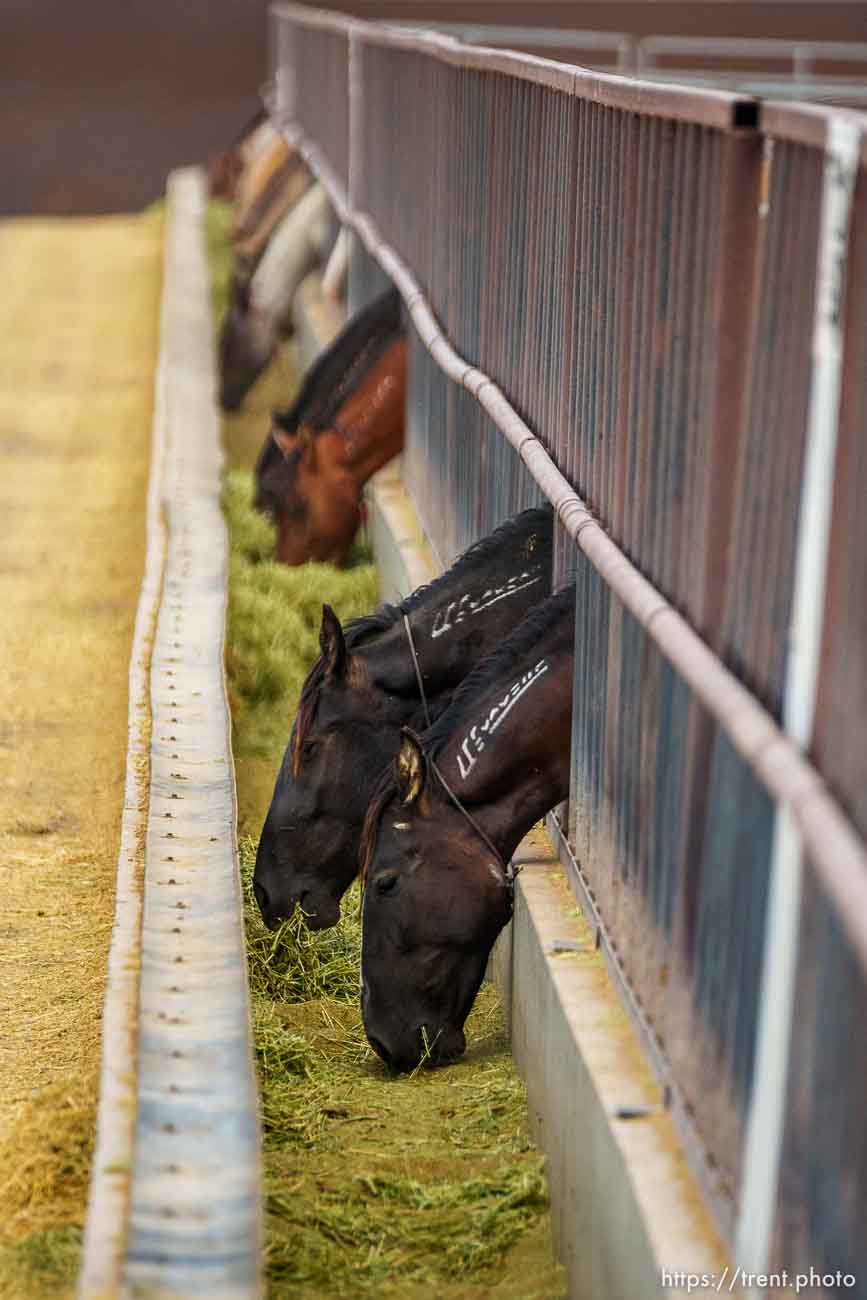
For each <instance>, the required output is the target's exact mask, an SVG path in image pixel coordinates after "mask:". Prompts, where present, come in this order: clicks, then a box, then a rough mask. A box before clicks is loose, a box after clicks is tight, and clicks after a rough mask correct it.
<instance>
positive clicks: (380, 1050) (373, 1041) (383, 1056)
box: [367, 1034, 395, 1070]
mask: <svg viewBox="0 0 867 1300" xmlns="http://www.w3.org/2000/svg"><path fill="white" fill-rule="evenodd" d="M367 1041H368V1042H369V1043H370V1046H371V1047H372V1048H373V1050H374V1051H375V1052H376V1055H377V1056H378V1057H379V1058H380V1060H382V1061H384V1062H385V1064H386V1065H387V1066H388V1068H389V1069H390V1070H393V1069H394V1068H395V1067H394V1063H393V1061H392V1057H391V1053H390V1052H389V1050H388V1048H387V1047H386V1046H385V1043H382V1042H380V1040H379V1039H378V1038H376V1037H374V1035H373V1034H368V1035H367Z"/></svg>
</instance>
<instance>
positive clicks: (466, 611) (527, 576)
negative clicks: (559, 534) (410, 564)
mask: <svg viewBox="0 0 867 1300" xmlns="http://www.w3.org/2000/svg"><path fill="white" fill-rule="evenodd" d="M541 570H542V566H541V564H536V565H534V566H533V568H531V569H525V570H524V572H523V573H516V574H513V576H512V577H511V578H507V579H506V581H505V582H503V583H501V584H500V586H499V587H486V588H485V590H484V591H483V592H482V594H481V595H480V596H474V595H473V594H472V593H471V592H467V593H466V594H465V595H463V596H461V597H460V598H459V599H458V600H450V601H449V603H448V605H446V607H445V609H442V610H440V611H439V613H438V614H437V615H436V616H435V617H434V623H433V631H432V632H431V639H432V640H434V641H435V640H436V639H437V637H438V636H444V635H445V633H446V632H451V630H452V628H453V627H457V626H458V624H459V623H463V621H464V619H465V618H468V617H470V616H471V615H473V614H481V612H482V610H485V609H490V607H491V605H496V603H497V601H498V600H505V599H506V598H507V597H508V596H515V595H517V593H518V592H519V591H524V589H525V588H526V587H532V586H533V584H534V583H535V582H541V581H542V572H541Z"/></svg>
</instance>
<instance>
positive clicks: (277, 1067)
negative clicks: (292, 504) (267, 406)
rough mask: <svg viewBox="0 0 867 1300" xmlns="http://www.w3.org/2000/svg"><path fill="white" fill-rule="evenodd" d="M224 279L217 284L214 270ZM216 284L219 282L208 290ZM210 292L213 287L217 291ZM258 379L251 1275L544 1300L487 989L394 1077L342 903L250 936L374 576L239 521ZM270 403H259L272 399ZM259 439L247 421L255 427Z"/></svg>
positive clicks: (495, 1013) (543, 1252)
mask: <svg viewBox="0 0 867 1300" xmlns="http://www.w3.org/2000/svg"><path fill="white" fill-rule="evenodd" d="M225 228H226V217H225V212H222V211H218V210H215V205H212V211H211V213H210V214H209V224H208V233H209V241H210V247H211V252H212V266H213V267H214V269H215V280H216V281H217V283H215V301H216V302H220V301H224V300H225V298H224V297H223V298H222V299H221V298H220V294H224V292H225V289H224V286H225V282H226V276H225V268H226V257H225V247H224V246H223V245H221V243H220V240H221V239H223V238H224V234H225ZM221 268H222V269H221ZM220 277H222V279H220ZM221 285H222V286H223V287H221ZM276 383H277V379H276V377H275V373H274V369H273V368H272V371H269V372H266V375H265V376H264V377H263V380H262V381H260V384H259V385H257V388H256V390H254V393H253V394H252V395H251V399H252V400H251V401H250V402H249V403H246V404H245V410H244V411H242V413H241V414H240V415H239V416H233V417H228V418H226V419H225V420H224V422H223V429H224V440H225V442H226V446H227V455H228V459H229V464H230V466H240V467H241V468H240V469H231V470H230V472H229V473H228V474H227V475H226V479H225V489H224V495H223V501H224V509H225V513H226V518H227V522H228V526H229V534H230V544H231V561H230V578H229V580H230V587H229V614H228V648H227V672H228V679H229V689H230V699H231V703H232V712H233V724H234V725H233V747H234V752H235V767H236V778H237V788H238V811H239V829H240V833H241V838H240V841H239V849H240V860H241V872H242V881H243V888H244V913H245V924H246V931H247V944H248V960H249V979H250V991H251V1001H252V1010H253V1026H254V1036H255V1046H256V1062H257V1068H258V1073H259V1083H260V1089H261V1096H262V1121H263V1138H264V1170H265V1211H266V1267H267V1276H268V1282H269V1295H270V1298H271V1300H296V1298H297V1300H314V1298H315V1300H319V1297H322V1296H329V1297H335V1298H342V1297H356V1296H362V1297H363V1296H374V1295H375V1296H377V1297H384V1300H392V1298H393V1300H398V1298H400V1300H405V1298H409V1297H418V1300H430V1297H431V1296H436V1297H437V1298H438V1300H482V1298H483V1297H489V1296H496V1297H497V1298H498V1300H560V1298H561V1297H562V1296H564V1295H565V1287H564V1280H563V1275H562V1270H561V1269H560V1268H559V1267H558V1266H557V1265H556V1264H555V1263H554V1262H553V1256H552V1247H551V1236H550V1215H549V1212H548V1208H547V1190H546V1183H545V1176H544V1172H543V1167H542V1161H541V1159H540V1157H539V1154H538V1152H537V1151H535V1149H534V1148H533V1146H532V1144H531V1142H530V1140H529V1136H528V1132H527V1111H526V1096H525V1092H524V1088H523V1085H522V1083H521V1081H520V1080H519V1079H518V1078H517V1076H516V1075H515V1071H514V1065H513V1062H512V1058H511V1054H510V1052H509V1047H508V1041H507V1037H506V1034H505V1031H504V1026H503V1020H502V1014H501V1011H500V1007H499V1002H498V998H497V994H496V992H495V990H494V989H493V988H492V987H491V986H490V985H485V986H484V987H483V989H482V991H481V993H480V994H479V997H478V999H477V1001H476V1006H475V1007H474V1009H473V1012H472V1014H471V1016H470V1019H469V1021H468V1024H467V1040H468V1050H467V1054H466V1056H465V1057H464V1059H463V1060H462V1061H461V1063H460V1064H458V1065H456V1066H454V1067H451V1068H449V1069H443V1070H430V1069H426V1068H420V1069H418V1070H417V1071H415V1072H414V1073H413V1074H412V1075H409V1076H401V1077H400V1078H393V1077H391V1076H390V1075H388V1073H387V1072H386V1071H385V1069H384V1067H383V1066H382V1065H381V1063H380V1062H379V1061H378V1060H377V1058H376V1057H375V1056H374V1054H373V1052H372V1051H371V1050H370V1048H369V1046H368V1044H367V1041H366V1039H365V1036H364V1030H363V1026H362V1023H361V1016H360V1012H359V1007H358V980H359V948H360V920H359V895H358V886H357V885H356V886H354V887H353V888H352V889H351V890H350V891H349V892H348V894H347V895H346V897H345V899H344V901H343V909H342V917H341V921H340V923H339V925H338V926H336V927H334V928H333V929H331V930H325V931H322V932H319V933H315V934H314V933H312V932H310V931H308V930H307V928H306V926H305V924H304V921H303V918H302V917H301V916H300V915H296V916H294V917H293V918H292V919H291V920H290V921H288V922H285V923H284V924H283V925H282V926H281V927H280V928H279V929H278V930H276V931H274V932H273V933H272V932H269V931H268V930H266V929H265V927H264V925H263V923H262V920H261V917H260V915H259V910H258V907H257V906H256V904H255V900H254V899H253V897H252V892H251V879H252V872H253V865H254V862H255V854H256V843H257V840H258V835H259V832H260V830H261V827H262V821H263V819H264V816H265V813H266V811H267V807H268V803H269V801H270V795H271V790H272V786H273V781H274V777H275V774H276V770H277V767H278V766H279V763H280V760H281V759H282V756H283V750H284V748H285V745H286V741H287V739H288V736H289V731H290V728H291V723H292V718H293V716H294V712H295V708H296V705H297V700H298V694H299V691H300V687H301V684H302V682H303V680H304V677H305V676H306V674H307V672H308V670H309V668H310V666H311V664H312V663H313V660H314V659H315V657H316V655H317V653H318V648H319V647H318V637H319V625H320V619H321V611H322V604H323V602H327V603H329V604H331V605H333V606H334V608H335V610H336V611H337V614H338V616H339V617H340V618H342V619H347V618H351V617H354V616H357V615H360V614H364V613H368V612H369V611H370V610H371V609H372V608H373V607H374V605H375V601H376V578H375V571H374V569H373V567H372V566H371V565H370V564H369V563H367V560H368V559H369V557H368V556H366V555H365V553H364V552H363V551H361V552H357V553H356V556H355V557H354V558H355V564H354V567H351V568H349V569H347V570H337V569H334V568H332V567H331V566H329V565H307V566H305V567H303V568H298V569H289V568H286V567H283V566H280V565H276V564H274V563H273V562H272V561H271V559H270V556H271V555H272V554H273V543H274V534H273V529H272V528H271V526H270V525H269V524H268V523H267V522H266V521H265V520H263V519H262V518H261V517H260V516H259V515H257V514H255V512H254V511H253V510H252V507H251V504H250V501H251V491H252V481H251V475H250V473H249V471H248V467H249V465H250V463H251V459H252V456H253V455H254V454H255V451H257V450H258V446H259V445H260V444H261V438H262V436H263V435H264V432H265V426H264V424H263V420H262V411H261V406H260V405H257V402H259V403H261V402H262V401H263V400H264V394H266V393H267V392H268V391H269V390H268V385H269V384H271V385H275V384H276ZM272 391H273V389H272ZM257 421H258V423H257Z"/></svg>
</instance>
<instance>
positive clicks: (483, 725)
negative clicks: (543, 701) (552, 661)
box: [458, 659, 548, 781]
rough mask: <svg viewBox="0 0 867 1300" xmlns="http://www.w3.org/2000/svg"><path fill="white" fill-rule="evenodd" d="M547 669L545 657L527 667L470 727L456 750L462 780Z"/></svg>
mask: <svg viewBox="0 0 867 1300" xmlns="http://www.w3.org/2000/svg"><path fill="white" fill-rule="evenodd" d="M547 671H548V661H547V659H540V660H539V662H538V663H537V664H536V665H535V667H533V668H528V669H527V671H526V672H525V673H522V675H521V676H520V677H519V678H518V680H517V681H516V682H513V683H512V685H511V686H510V687H509V689H508V691H507V692H506V694H505V695H504V696H503V698H502V699H501V700H498V702H497V703H496V704H495V705H494V706H493V707H492V708H491V709H490V710H489V711H488V715H487V717H486V718H485V719H484V721H483V722H480V723H475V724H474V725H473V726H472V727H470V729H469V731H468V732H467V734H466V735H465V736H464V738H463V740H462V742H461V746H460V749H459V750H458V771H459V772H460V774H461V780H462V781H466V779H467V777H468V776H469V774H470V772H471V771H472V770H473V768H474V767H475V765H476V763H477V762H478V761H479V755H480V754H481V753H482V751H483V750H484V748H485V745H486V744H487V741H488V740H489V739H490V737H491V736H492V735H493V734H494V732H495V731H496V730H497V727H499V725H500V723H501V722H502V721H503V720H504V719H505V718H506V717H507V716H508V715H509V714H510V713H511V711H512V709H513V708H514V707H515V705H516V704H517V703H518V700H519V699H520V698H521V696H522V695H523V694H525V692H526V691H528V690H529V689H530V687H531V686H532V685H533V684H534V682H537V681H538V680H539V678H540V677H542V676H543V675H544V674H545V673H546V672H547Z"/></svg>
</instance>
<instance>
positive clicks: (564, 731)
mask: <svg viewBox="0 0 867 1300" xmlns="http://www.w3.org/2000/svg"><path fill="white" fill-rule="evenodd" d="M574 622H575V594H574V588H571V587H570V588H569V589H568V590H566V591H565V592H559V593H557V595H555V596H552V597H550V598H549V599H548V600H546V601H544V602H543V603H542V604H541V605H540V606H538V608H537V609H536V610H534V611H533V612H532V613H530V614H529V615H528V616H527V618H525V619H524V621H523V622H522V623H521V624H520V625H519V626H518V627H517V628H516V629H515V631H514V632H513V633H512V634H511V635H510V636H509V637H508V638H507V639H506V641H505V642H504V643H503V645H502V646H501V647H500V649H499V650H497V651H496V652H495V653H494V654H493V655H491V656H489V658H488V659H487V660H483V661H482V663H480V664H479V665H478V666H477V667H476V668H475V669H474V670H473V671H472V672H471V673H470V674H469V676H468V677H467V678H466V680H465V681H464V682H463V683H462V684H461V686H460V687H459V689H458V691H457V692H456V693H455V696H454V698H453V700H452V702H451V704H450V705H449V707H448V708H447V709H446V710H445V712H444V713H443V714H442V715H441V717H440V718H439V719H438V720H437V721H436V722H435V723H434V725H433V726H432V727H431V728H430V729H429V730H428V731H427V732H426V733H425V735H424V737H423V738H422V739H419V738H418V737H417V736H416V735H414V734H413V733H412V732H410V731H407V730H405V731H404V732H403V733H402V737H401V742H400V748H399V751H398V754H397V757H396V760H395V763H394V767H393V770H391V771H388V772H387V773H386V775H385V777H384V778H383V781H382V783H381V785H380V788H379V790H378V792H377V794H376V796H375V797H374V799H373V801H372V802H371V805H370V807H369V809H368V812H367V816H366V819H365V826H364V831H363V833H362V845H361V857H362V876H363V879H364V880H365V893H364V905H363V934H362V947H361V974H362V1001H361V1006H362V1014H363V1017H364V1027H365V1031H366V1033H367V1037H368V1040H369V1042H370V1044H371V1046H372V1047H373V1048H374V1050H375V1051H376V1052H377V1054H378V1055H379V1056H380V1057H381V1058H382V1060H383V1061H384V1062H385V1063H386V1064H387V1065H388V1066H389V1067H390V1068H392V1069H394V1070H408V1069H412V1068H414V1066H416V1065H417V1064H418V1063H419V1061H420V1060H422V1059H423V1058H424V1059H427V1060H429V1061H430V1063H432V1064H441V1063H444V1062H446V1061H449V1060H453V1059H454V1058H455V1057H456V1056H458V1055H460V1053H461V1052H462V1051H463V1049H464V1032H463V1027H464V1022H465V1020H466V1018H467V1015H468V1014H469V1011H470V1008H471V1007H472V1004H473V1001H474V999H475V996H476V993H477V992H478V989H479V985H480V984H481V981H482V978H483V976H484V973H485V967H486V965H487V961H488V957H489V955H490V951H491V948H492V947H493V945H494V941H495V939H496V938H497V935H498V934H499V933H500V931H501V930H502V928H503V926H504V925H506V923H507V922H508V920H509V918H510V916H511V911H512V888H511V878H510V870H509V868H508V866H507V865H506V864H507V863H508V862H509V859H510V857H511V854H512V853H513V852H514V850H515V848H516V847H517V845H518V843H519V842H520V839H521V837H522V836H523V835H524V834H526V832H527V831H528V830H529V829H530V828H531V827H532V826H533V825H534V823H535V822H536V821H537V820H538V818H539V817H541V816H542V815H543V814H544V813H545V812H547V811H548V810H549V809H550V808H552V807H554V806H555V805H556V804H557V803H559V802H560V801H561V800H562V799H564V798H565V797H566V795H567V793H568V788H569V756H570V746H571V698H572V649H573V643H574Z"/></svg>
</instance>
